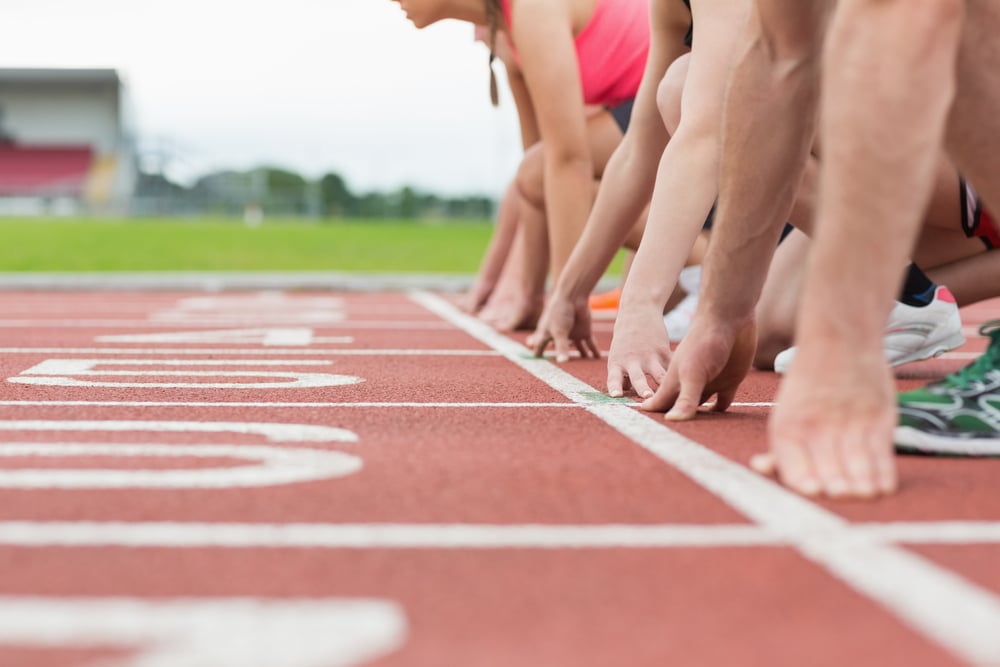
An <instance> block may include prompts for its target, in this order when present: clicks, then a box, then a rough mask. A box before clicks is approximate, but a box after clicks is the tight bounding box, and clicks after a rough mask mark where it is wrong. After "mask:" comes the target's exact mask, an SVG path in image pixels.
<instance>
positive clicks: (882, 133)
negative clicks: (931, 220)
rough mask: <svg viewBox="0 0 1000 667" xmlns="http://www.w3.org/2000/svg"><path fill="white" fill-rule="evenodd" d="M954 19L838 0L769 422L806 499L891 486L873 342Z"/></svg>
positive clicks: (936, 130) (885, 378)
mask: <svg viewBox="0 0 1000 667" xmlns="http://www.w3.org/2000/svg"><path fill="white" fill-rule="evenodd" d="M961 22H962V0H840V2H839V3H838V7H837V12H836V16H835V19H834V21H833V23H832V25H831V31H830V35H829V36H828V41H827V51H826V54H825V64H824V97H823V99H824V104H823V113H822V121H821V122H822V130H821V132H822V137H823V146H824V154H823V161H824V166H823V173H822V174H821V176H820V208H819V213H818V216H817V222H816V228H817V230H816V235H815V238H814V242H815V245H814V248H813V251H812V258H811V260H810V264H809V267H808V269H807V275H806V282H805V285H804V289H803V301H802V307H801V308H800V311H799V320H798V327H797V330H798V332H799V335H798V341H799V353H798V356H797V357H796V359H795V363H794V364H793V365H792V367H791V371H790V373H789V376H788V377H787V378H786V380H785V382H784V383H783V384H782V387H781V390H780V392H779V397H778V405H777V407H776V408H775V411H774V413H773V415H772V418H771V423H770V427H771V428H770V444H771V449H772V452H774V453H775V454H776V455H777V457H778V463H779V471H780V474H781V477H782V479H783V480H784V481H785V482H786V483H788V484H789V485H790V486H792V487H793V488H794V489H796V490H798V491H800V492H803V493H806V494H809V495H815V494H826V495H830V496H863V497H864V496H871V495H873V494H876V493H879V492H882V493H887V492H890V491H892V490H894V489H895V487H896V474H895V465H894V461H893V458H892V456H893V450H892V441H893V429H894V426H895V422H896V409H895V388H894V385H893V381H892V376H891V374H890V372H889V369H888V366H887V365H886V362H885V358H884V356H883V351H882V333H883V329H884V326H885V322H886V319H887V315H888V313H889V309H890V306H891V305H892V301H893V296H894V293H895V291H896V289H897V287H898V280H899V270H900V268H902V267H903V266H904V265H905V264H906V262H907V257H908V256H909V254H910V252H911V251H912V247H913V242H914V240H915V238H916V235H917V232H918V230H919V225H920V221H921V219H922V216H923V213H924V210H925V208H926V205H927V202H928V200H929V197H930V192H931V189H932V185H933V182H934V175H935V168H936V164H937V162H936V161H937V156H938V155H939V152H940V146H941V145H942V143H943V139H944V133H945V125H946V122H947V114H948V110H949V107H950V105H951V102H952V98H953V89H954V70H955V60H956V58H957V51H958V43H959V37H960V30H961ZM873 63H877V64H878V66H877V67H873V66H872V64H873ZM873 184H878V186H877V187H873Z"/></svg>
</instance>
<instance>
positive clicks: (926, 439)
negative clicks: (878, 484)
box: [893, 426, 1000, 457]
mask: <svg viewBox="0 0 1000 667" xmlns="http://www.w3.org/2000/svg"><path fill="white" fill-rule="evenodd" d="M893 440H894V442H895V443H896V449H897V450H899V451H902V452H919V453H921V454H941V455H946V456H978V457H984V456H1000V434H997V436H993V437H982V438H972V437H965V438H962V437H952V436H947V435H933V434H931V433H925V432H923V431H919V430H917V429H915V428H913V427H912V426H897V427H896V433H895V437H894V438H893Z"/></svg>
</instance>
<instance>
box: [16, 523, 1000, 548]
mask: <svg viewBox="0 0 1000 667" xmlns="http://www.w3.org/2000/svg"><path fill="white" fill-rule="evenodd" d="M845 533H846V534H845ZM804 542H808V543H809V544H811V545H812V546H813V548H819V547H823V548H826V546H829V547H834V546H838V545H839V546H840V547H841V548H843V545H844V544H845V542H846V543H850V544H851V545H853V547H854V548H858V547H861V546H867V547H873V546H874V547H881V548H885V547H886V546H887V545H892V544H900V543H904V544H915V545H916V544H925V545H929V544H1000V522H977V521H953V522H947V521H946V522H926V523H924V522H900V523H873V524H860V525H855V526H852V527H851V528H850V529H848V530H833V531H831V530H824V529H822V528H820V529H816V530H813V531H811V532H810V533H806V534H800V535H789V534H788V533H787V532H781V531H778V530H775V529H774V528H771V527H766V526H760V525H754V524H735V525H734V524H721V525H687V524H664V525H622V524H612V525H542V524H527V525H509V524H503V525H491V524H390V523H386V524H343V523H299V524H294V523H277V524H264V523H194V522H190V523H188V522H184V523H175V522H86V521H72V522H59V521H51V522H50V521H42V522H35V521H5V522H0V546H7V547H32V548H37V547H93V548H101V547H123V548H171V549H178V548H182V549H199V548H212V549H215V548H228V549H288V548H293V549H300V548H313V549H484V550H488V549H541V550H544V549H621V548H629V549H637V548H638V549H677V548H706V547H788V546H793V547H794V546H797V545H801V544H802V543H804ZM824 545H826V546H824Z"/></svg>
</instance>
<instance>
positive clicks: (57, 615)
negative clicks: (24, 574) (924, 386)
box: [0, 596, 407, 667]
mask: <svg viewBox="0 0 1000 667" xmlns="http://www.w3.org/2000/svg"><path fill="white" fill-rule="evenodd" d="M406 635H407V621H406V616H405V614H404V613H403V610H402V608H401V607H400V606H399V605H398V604H396V603H395V602H391V601H389V600H382V599H371V598H341V599H338V598H326V599H324V598H319V599H297V600H284V601H282V600H266V599H259V598H215V599H192V598H175V599H170V600H154V599H142V598H123V597H99V598H73V599H60V598H46V597H35V596H32V597H27V596H25V597H21V596H2V597H0V643H4V644H20V645H29V646H52V647H65V646H67V645H70V646H80V647H86V646H101V647H108V646H109V645H110V646H115V647H123V648H128V649H133V650H134V651H135V653H133V654H131V655H126V656H122V657H117V658H112V659H106V660H102V661H100V664H101V665H105V667H112V666H114V667H202V666H209V665H211V666H220V665H238V666H239V667H274V666H275V665H282V667H351V666H353V665H361V664H368V663H369V662H370V661H372V660H375V659H376V658H380V657H382V656H385V655H387V654H389V653H392V652H393V651H395V650H397V649H399V648H401V647H402V646H403V644H404V642H405V640H406Z"/></svg>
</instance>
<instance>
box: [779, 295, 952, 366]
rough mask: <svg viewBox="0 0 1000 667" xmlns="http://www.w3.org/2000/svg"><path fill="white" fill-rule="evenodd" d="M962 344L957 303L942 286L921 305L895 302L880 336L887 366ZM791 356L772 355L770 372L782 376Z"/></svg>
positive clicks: (792, 351) (788, 352) (786, 353)
mask: <svg viewBox="0 0 1000 667" xmlns="http://www.w3.org/2000/svg"><path fill="white" fill-rule="evenodd" d="M964 344H965V336H964V335H962V319H961V318H960V317H959V315H958V304H957V303H955V297H954V296H953V295H952V293H951V292H950V291H949V290H948V288H947V287H944V286H939V287H938V288H937V289H936V290H935V291H934V300H933V301H931V302H930V303H929V304H927V305H926V306H924V307H923V308H917V307H914V306H908V305H906V304H905V303H901V302H899V301H897V302H896V305H895V306H893V308H892V312H891V313H890V314H889V325H888V326H887V327H886V329H885V337H884V338H883V339H882V345H883V348H884V349H885V358H886V359H887V360H888V361H889V365H890V366H902V365H903V364H908V363H910V362H911V361H921V360H923V359H930V358H932V357H938V356H941V355H942V354H944V353H945V352H948V351H949V350H954V349H955V348H956V347H960V346H962V345H964ZM794 359H795V348H794V347H790V348H788V349H787V350H785V351H784V352H782V353H781V354H779V355H778V356H777V357H775V358H774V372H776V373H779V374H781V375H784V374H785V373H787V372H788V368H789V366H791V365H792V360H794Z"/></svg>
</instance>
